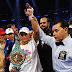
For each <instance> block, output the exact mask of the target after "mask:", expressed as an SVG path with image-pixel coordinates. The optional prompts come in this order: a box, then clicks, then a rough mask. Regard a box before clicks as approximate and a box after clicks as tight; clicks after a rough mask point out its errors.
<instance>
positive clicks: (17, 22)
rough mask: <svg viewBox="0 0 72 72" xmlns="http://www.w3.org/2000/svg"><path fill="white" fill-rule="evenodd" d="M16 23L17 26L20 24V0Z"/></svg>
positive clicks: (17, 0) (17, 5)
mask: <svg viewBox="0 0 72 72" xmlns="http://www.w3.org/2000/svg"><path fill="white" fill-rule="evenodd" d="M15 9H16V10H15V12H16V24H17V26H18V25H19V24H20V0H16V8H15Z"/></svg>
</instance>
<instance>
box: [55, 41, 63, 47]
mask: <svg viewBox="0 0 72 72" xmlns="http://www.w3.org/2000/svg"><path fill="white" fill-rule="evenodd" d="M56 45H57V46H59V45H64V44H63V42H62V41H59V42H56Z"/></svg>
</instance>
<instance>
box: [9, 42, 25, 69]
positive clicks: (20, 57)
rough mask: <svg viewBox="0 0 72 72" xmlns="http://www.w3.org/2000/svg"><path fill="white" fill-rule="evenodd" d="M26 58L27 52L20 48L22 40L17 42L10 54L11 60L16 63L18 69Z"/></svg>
mask: <svg viewBox="0 0 72 72" xmlns="http://www.w3.org/2000/svg"><path fill="white" fill-rule="evenodd" d="M25 59H26V54H25V53H24V52H23V51H22V49H21V48H20V42H15V48H14V49H13V50H12V52H11V53H10V55H9V60H10V62H11V63H12V64H13V65H14V67H15V69H16V70H20V67H21V65H22V64H23V63H24V61H25Z"/></svg>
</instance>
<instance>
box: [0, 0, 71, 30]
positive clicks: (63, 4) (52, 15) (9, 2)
mask: <svg viewBox="0 0 72 72" xmlns="http://www.w3.org/2000/svg"><path fill="white" fill-rule="evenodd" d="M26 3H29V4H30V5H31V6H32V7H33V8H34V15H35V16H36V17H37V19H38V21H39V20H40V18H41V17H44V16H46V17H48V18H49V19H50V21H51V25H50V28H52V23H53V22H54V21H55V20H57V19H65V20H66V21H67V22H69V19H70V17H72V0H0V28H1V27H2V28H4V29H6V26H7V24H10V23H11V24H15V25H16V27H17V28H18V29H20V28H21V27H22V26H26V27H29V29H32V26H31V23H30V22H29V20H28V17H27V16H26V15H25V13H24V9H25V8H26V7H25V5H26Z"/></svg>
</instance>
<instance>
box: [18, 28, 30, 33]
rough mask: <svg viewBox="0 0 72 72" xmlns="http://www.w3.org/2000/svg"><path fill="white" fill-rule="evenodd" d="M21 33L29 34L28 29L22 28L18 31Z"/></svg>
mask: <svg viewBox="0 0 72 72" xmlns="http://www.w3.org/2000/svg"><path fill="white" fill-rule="evenodd" d="M21 32H25V33H27V34H29V33H30V31H29V29H28V28H27V27H22V28H21V29H20V30H19V33H21Z"/></svg>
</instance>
